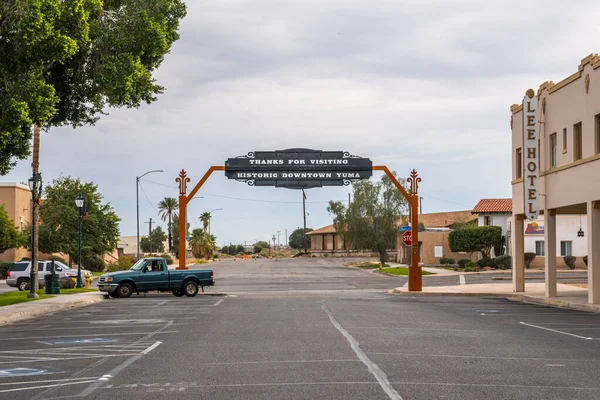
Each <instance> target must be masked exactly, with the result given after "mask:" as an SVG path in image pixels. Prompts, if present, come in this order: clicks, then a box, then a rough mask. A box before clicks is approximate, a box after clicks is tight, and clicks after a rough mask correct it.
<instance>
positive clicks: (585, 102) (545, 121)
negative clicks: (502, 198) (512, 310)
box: [511, 54, 600, 304]
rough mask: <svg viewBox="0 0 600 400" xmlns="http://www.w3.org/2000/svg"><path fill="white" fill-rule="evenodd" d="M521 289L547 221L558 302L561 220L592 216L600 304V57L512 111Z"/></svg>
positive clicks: (593, 291)
mask: <svg viewBox="0 0 600 400" xmlns="http://www.w3.org/2000/svg"><path fill="white" fill-rule="evenodd" d="M511 112H512V117H511V129H512V199H513V217H512V224H513V229H512V232H513V236H512V241H511V242H512V243H511V245H512V253H513V266H514V267H513V268H514V270H513V289H514V291H516V292H522V291H524V289H525V280H524V253H525V226H526V224H527V222H526V218H528V219H530V222H531V221H534V220H536V218H537V216H538V214H542V215H543V219H544V235H543V238H544V244H543V246H544V253H545V278H546V279H545V280H546V296H548V297H555V296H556V295H557V292H556V287H557V286H556V264H557V263H556V261H557V253H558V251H559V250H560V240H559V239H558V238H557V216H559V215H569V216H577V217H578V216H584V215H585V216H586V218H585V221H586V223H585V226H583V227H582V231H583V238H585V239H584V240H585V241H586V242H587V250H588V251H587V253H588V254H587V256H588V285H589V289H588V301H589V302H590V303H594V304H598V303H600V57H599V56H598V55H597V54H591V55H589V56H588V57H586V58H584V59H583V60H582V61H581V63H580V64H579V67H578V69H577V71H576V72H575V73H574V74H573V75H571V76H569V77H567V78H566V79H564V80H563V81H561V82H559V83H556V84H555V83H553V82H551V81H547V82H544V83H542V84H541V85H540V87H539V89H538V90H537V93H536V92H534V91H528V93H527V94H526V96H525V97H524V98H523V102H522V103H521V104H515V105H513V106H512V107H511Z"/></svg>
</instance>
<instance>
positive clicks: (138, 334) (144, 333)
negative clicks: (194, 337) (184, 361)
mask: <svg viewBox="0 0 600 400" xmlns="http://www.w3.org/2000/svg"><path fill="white" fill-rule="evenodd" d="M169 326H170V325H169ZM158 333H160V334H161V335H162V334H163V333H179V331H160V332H158ZM141 335H148V332H123V333H99V334H98V335H97V336H141ZM89 336H94V335H89ZM65 337H81V335H62V336H50V337H48V336H46V337H44V336H36V337H12V338H2V341H4V342H6V341H7V340H21V341H23V340H31V339H52V338H65Z"/></svg>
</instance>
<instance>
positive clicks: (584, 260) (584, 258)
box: [583, 256, 588, 267]
mask: <svg viewBox="0 0 600 400" xmlns="http://www.w3.org/2000/svg"><path fill="white" fill-rule="evenodd" d="M583 262H584V263H585V266H586V267H587V265H588V264H587V256H583Z"/></svg>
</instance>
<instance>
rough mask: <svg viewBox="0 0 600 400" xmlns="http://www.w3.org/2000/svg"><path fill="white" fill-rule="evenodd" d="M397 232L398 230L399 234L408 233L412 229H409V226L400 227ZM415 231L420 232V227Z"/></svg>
mask: <svg viewBox="0 0 600 400" xmlns="http://www.w3.org/2000/svg"><path fill="white" fill-rule="evenodd" d="M398 230H399V231H400V232H407V231H410V230H412V228H411V227H410V226H408V225H402V226H400V227H399V228H398ZM417 231H418V232H421V227H420V226H419V227H418V228H417Z"/></svg>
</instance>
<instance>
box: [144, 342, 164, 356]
mask: <svg viewBox="0 0 600 400" xmlns="http://www.w3.org/2000/svg"><path fill="white" fill-rule="evenodd" d="M161 344H162V342H161V341H158V342H156V343H154V344H153V345H152V346H150V347H148V348H147V349H146V350H144V351H142V354H148V353H150V352H151V351H152V350H154V349H155V348H157V347H158V346H160V345H161Z"/></svg>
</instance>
